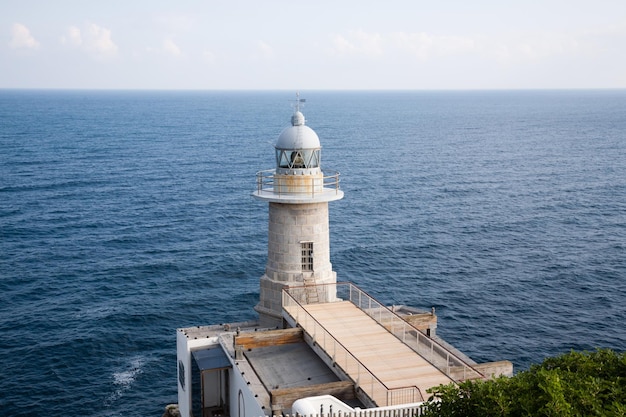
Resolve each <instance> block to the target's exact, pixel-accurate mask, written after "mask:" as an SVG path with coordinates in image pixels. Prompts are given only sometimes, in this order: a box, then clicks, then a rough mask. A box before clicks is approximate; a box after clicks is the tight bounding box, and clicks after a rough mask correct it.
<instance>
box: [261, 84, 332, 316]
mask: <svg viewBox="0 0 626 417" xmlns="http://www.w3.org/2000/svg"><path fill="white" fill-rule="evenodd" d="M303 102H304V100H303V99H300V97H299V95H296V102H295V106H294V113H293V115H292V116H291V126H288V127H286V128H285V129H284V130H283V131H282V132H281V133H280V135H278V139H277V140H276V143H275V145H274V152H275V157H276V167H275V168H274V169H269V170H265V171H260V172H258V173H257V175H256V190H255V191H254V192H253V193H252V195H253V197H254V198H256V199H257V200H261V201H265V202H268V203H269V220H268V245H267V246H268V247H267V264H266V266H265V273H264V274H263V276H262V277H261V280H260V300H259V303H258V304H257V306H256V307H255V310H256V311H257V312H258V313H259V321H260V324H261V326H263V327H280V326H281V325H282V315H281V314H282V290H283V289H284V288H285V287H292V286H304V287H306V288H308V290H307V292H306V294H307V297H309V298H310V299H319V300H320V301H322V299H328V298H329V297H332V294H331V292H332V290H331V288H332V286H328V285H324V284H333V283H336V282H337V274H336V272H334V271H333V269H332V264H331V262H330V236H329V223H328V203H329V202H330V201H335V200H340V199H341V198H343V191H341V190H340V189H339V174H338V173H336V172H332V173H328V172H327V173H324V172H323V171H322V168H321V153H322V147H321V145H320V140H319V137H318V136H317V134H316V133H315V131H314V130H313V129H311V128H310V127H308V126H307V125H306V123H305V118H304V115H303V114H302V112H301V111H300V108H301V104H302V103H303Z"/></svg>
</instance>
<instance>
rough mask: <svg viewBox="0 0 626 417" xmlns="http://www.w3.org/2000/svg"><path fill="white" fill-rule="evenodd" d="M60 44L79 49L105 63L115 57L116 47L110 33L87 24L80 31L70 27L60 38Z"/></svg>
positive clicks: (92, 24) (94, 25) (97, 26)
mask: <svg viewBox="0 0 626 417" xmlns="http://www.w3.org/2000/svg"><path fill="white" fill-rule="evenodd" d="M61 44H63V45H66V46H70V47H73V48H79V49H80V50H82V51H84V52H85V53H87V54H88V55H89V56H91V57H92V58H93V59H95V60H97V61H105V60H108V59H111V58H113V57H115V56H116V55H117V50H118V47H117V45H116V44H115V42H113V40H112V39H111V31H110V30H109V29H107V28H105V27H102V26H99V25H96V24H95V23H89V24H87V25H85V26H84V28H83V30H81V29H80V28H79V27H77V26H70V27H68V28H67V29H66V30H65V34H64V35H63V36H61Z"/></svg>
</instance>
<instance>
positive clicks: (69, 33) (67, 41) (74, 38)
mask: <svg viewBox="0 0 626 417" xmlns="http://www.w3.org/2000/svg"><path fill="white" fill-rule="evenodd" d="M61 43H62V44H63V45H71V46H80V45H82V44H83V38H82V36H81V34H80V29H79V28H77V27H76V26H70V27H68V28H67V30H66V31H65V35H63V36H61Z"/></svg>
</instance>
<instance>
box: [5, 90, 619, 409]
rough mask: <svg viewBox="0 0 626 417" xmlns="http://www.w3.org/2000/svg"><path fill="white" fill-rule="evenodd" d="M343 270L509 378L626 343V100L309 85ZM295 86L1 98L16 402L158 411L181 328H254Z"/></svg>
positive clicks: (608, 94)
mask: <svg viewBox="0 0 626 417" xmlns="http://www.w3.org/2000/svg"><path fill="white" fill-rule="evenodd" d="M300 98H303V99H306V102H302V103H301V111H302V112H303V113H304V115H305V117H306V119H307V125H308V126H310V127H311V128H312V129H314V130H315V132H316V133H317V134H318V136H319V137H320V141H321V144H322V169H323V170H324V171H325V172H326V173H332V172H334V171H337V172H339V173H340V180H341V188H342V189H343V191H344V192H345V197H344V199H343V200H340V201H335V202H331V203H330V239H331V262H332V264H333V269H334V270H335V271H336V272H337V279H338V281H350V282H353V283H354V284H356V285H357V286H359V287H360V288H362V289H363V290H365V291H366V292H368V293H369V294H371V295H372V296H373V297H375V298H376V299H378V300H380V301H382V302H384V303H386V304H388V305H408V306H413V307H418V308H423V309H425V310H427V311H430V309H431V308H433V307H434V308H435V311H436V313H437V315H438V318H439V321H438V328H437V334H438V335H439V336H441V337H443V338H444V339H445V340H446V341H448V342H450V343H452V344H453V345H454V346H455V347H457V348H458V349H460V350H461V351H462V352H464V353H466V354H467V355H468V356H470V357H471V358H472V359H474V360H475V361H477V362H487V361H498V360H510V361H511V362H513V364H514V367H515V370H516V372H519V371H523V370H525V369H528V368H529V367H530V366H531V364H534V363H540V362H541V361H542V360H543V359H544V358H546V357H548V356H554V355H559V354H562V353H567V352H570V351H571V350H577V351H581V350H594V349H596V348H611V349H614V350H616V351H620V352H622V351H624V350H626V325H625V323H626V90H558V91H549V90H536V91H535V90H532V91H410V92H403V91H301V92H300ZM295 99H296V94H295V92H292V91H83V90H76V91H73V90H68V91H63V90H0V335H1V338H0V369H1V370H2V376H1V377H0V409H1V410H2V413H3V415H7V416H44V415H48V416H49V415H67V416H146V417H149V416H153V417H157V416H161V414H162V413H163V411H164V407H165V406H166V405H167V404H170V403H175V402H176V401H177V398H176V395H177V390H176V343H175V340H176V329H177V328H181V327H189V326H196V325H207V324H220V323H227V322H228V323H230V322H237V321H246V320H251V319H254V318H255V317H256V313H255V312H254V310H253V307H254V305H255V304H256V303H257V301H258V298H259V278H260V277H261V276H262V274H263V272H264V268H265V262H266V258H267V222H268V207H267V204H266V203H263V202H260V201H257V200H255V199H253V198H252V197H251V193H252V191H254V189H255V187H256V183H255V181H256V180H255V174H256V172H257V171H260V170H266V169H272V168H274V167H275V159H274V148H273V145H274V143H275V141H276V139H277V138H278V135H279V134H280V132H281V131H282V129H284V128H285V127H287V126H289V124H290V118H291V115H292V112H293V105H294V102H295V101H294V100H295Z"/></svg>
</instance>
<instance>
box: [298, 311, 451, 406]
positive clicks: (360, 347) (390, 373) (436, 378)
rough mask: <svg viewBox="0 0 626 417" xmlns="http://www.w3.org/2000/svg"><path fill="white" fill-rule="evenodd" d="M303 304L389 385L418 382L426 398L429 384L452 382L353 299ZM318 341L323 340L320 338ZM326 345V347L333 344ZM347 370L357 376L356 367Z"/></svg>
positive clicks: (395, 385) (319, 321)
mask: <svg viewBox="0 0 626 417" xmlns="http://www.w3.org/2000/svg"><path fill="white" fill-rule="evenodd" d="M303 307H304V308H305V309H306V311H307V312H308V313H309V314H310V315H311V316H312V317H313V318H315V320H316V321H317V322H318V323H320V324H321V325H322V326H323V327H324V328H325V329H326V330H327V331H328V332H329V333H330V334H332V336H333V337H334V338H335V339H336V340H337V341H338V342H339V343H341V344H342V345H343V346H344V347H345V348H346V349H347V350H348V351H350V353H352V355H353V356H354V357H355V358H356V359H357V360H358V361H359V362H361V364H363V365H364V366H365V367H366V368H367V369H369V371H370V372H371V373H372V374H374V375H375V376H376V378H378V379H379V380H380V381H381V382H382V383H383V384H385V385H386V386H387V388H389V389H394V388H402V387H409V386H417V387H418V388H419V389H420V391H421V393H422V395H423V396H424V399H426V398H427V397H428V394H427V393H426V390H427V389H428V388H430V387H433V386H437V385H439V384H449V383H450V382H453V381H452V380H451V379H450V378H448V377H447V376H446V375H445V374H444V373H443V372H441V371H440V370H439V369H437V368H436V367H434V366H433V365H431V364H430V363H429V362H428V361H426V360H425V359H424V358H422V357H421V356H420V355H418V354H417V353H416V352H415V351H414V350H413V349H411V348H410V347H408V346H406V345H405V344H404V343H402V342H401V341H400V340H398V339H397V338H396V337H395V336H394V335H393V334H391V333H390V332H388V331H387V330H386V329H385V328H384V327H382V326H381V325H380V324H378V323H377V322H376V321H375V320H374V319H372V318H371V317H370V316H368V315H367V314H366V313H365V312H363V311H362V310H360V309H359V308H357V307H356V306H355V305H354V304H352V303H351V302H349V301H341V302H335V303H322V304H308V305H305V306H303ZM301 325H303V324H302V323H301ZM303 328H304V330H305V331H306V330H307V329H306V327H303ZM317 342H318V344H320V345H321V344H322V341H321V340H319V339H318V340H317ZM326 345H329V342H326ZM324 348H325V350H327V349H330V346H326V347H324ZM327 352H328V350H327ZM337 363H338V364H340V361H339V360H337ZM344 370H345V371H346V372H347V373H348V374H349V375H350V376H351V377H353V376H354V375H352V373H353V372H354V370H350V369H347V370H346V369H344Z"/></svg>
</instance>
